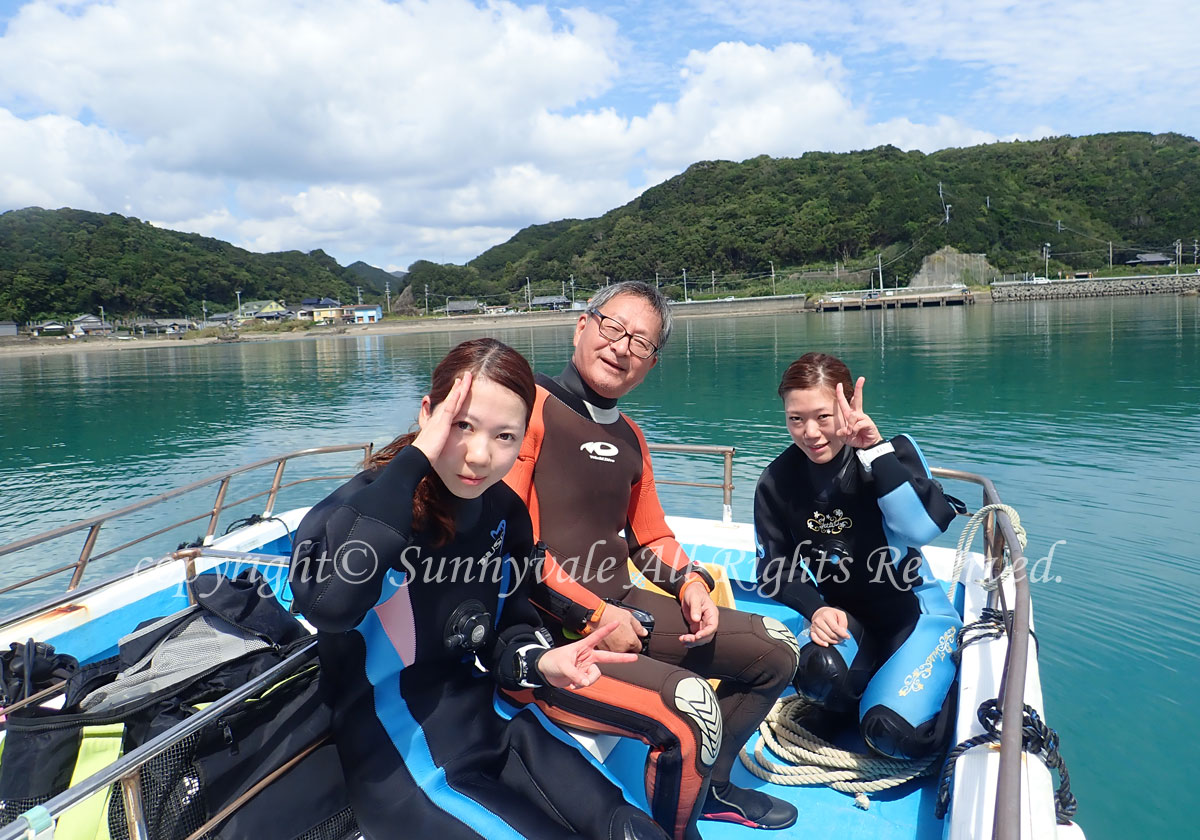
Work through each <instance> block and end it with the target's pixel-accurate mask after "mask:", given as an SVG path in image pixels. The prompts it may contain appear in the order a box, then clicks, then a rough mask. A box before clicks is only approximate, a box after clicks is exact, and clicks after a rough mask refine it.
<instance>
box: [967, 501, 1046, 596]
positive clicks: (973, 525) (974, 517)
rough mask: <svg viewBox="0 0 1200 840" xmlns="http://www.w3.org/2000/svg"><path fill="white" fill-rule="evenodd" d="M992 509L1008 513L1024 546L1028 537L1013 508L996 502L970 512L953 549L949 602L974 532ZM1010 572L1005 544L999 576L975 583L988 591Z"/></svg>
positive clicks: (1001, 581) (1010, 574)
mask: <svg viewBox="0 0 1200 840" xmlns="http://www.w3.org/2000/svg"><path fill="white" fill-rule="evenodd" d="M993 511H1000V512H1003V513H1006V514H1008V519H1009V521H1010V522H1012V526H1013V530H1014V531H1015V532H1016V534H1017V539H1018V540H1019V541H1020V543H1021V548H1024V547H1025V543H1026V542H1027V541H1028V537H1027V536H1026V535H1025V529H1024V528H1023V527H1021V517H1020V515H1019V514H1018V513H1017V511H1016V509H1015V508H1012V507H1009V506H1008V505H1005V504H1000V503H996V504H990V505H984V506H983V507H981V508H980V509H979V510H977V511H975V512H974V513H973V514H971V518H970V520H968V522H967V524H966V526H965V527H964V528H963V531H962V534H961V535H960V536H959V538H958V547H957V548H956V549H955V551H954V571H953V572H952V573H951V575H950V593H949V598H950V603H951V604H953V603H954V595H955V590H956V589H957V588H958V579H959V578H960V577H962V570H963V566H965V565H966V563H967V551H968V550H969V549H970V547H971V543H972V542H973V541H974V540H975V534H976V532H977V531H978V530H979V527H980V526H981V525H983V523H984V521H985V520H986V519H987V518H988V514H990V513H992V512H993ZM1012 573H1013V568H1012V560H1011V558H1010V556H1009V553H1008V548H1007V546H1006V547H1005V549H1004V571H1002V572H1001V573H1000V576H999V577H997V578H989V579H987V580H978V581H976V583H978V584H979V585H980V586H982V587H983V588H984V589H986V590H988V591H989V592H990V591H991V590H993V589H995V588H996V587H998V586H999V585H1000V584H1001V583H1003V582H1004V581H1005V580H1006V579H1008V578H1010V577H1012Z"/></svg>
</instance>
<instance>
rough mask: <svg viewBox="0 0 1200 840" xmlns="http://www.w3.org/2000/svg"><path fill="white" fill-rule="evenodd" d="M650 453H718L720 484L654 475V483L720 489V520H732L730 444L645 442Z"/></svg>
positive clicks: (732, 452)
mask: <svg viewBox="0 0 1200 840" xmlns="http://www.w3.org/2000/svg"><path fill="white" fill-rule="evenodd" d="M646 446H647V448H649V450H650V452H651V453H654V452H682V453H685V454H688V455H720V456H721V457H722V459H723V461H724V470H725V472H724V476H723V480H722V482H721V483H720V484H712V483H711V482H710V483H704V482H695V481H675V480H673V479H666V478H658V477H657V476H655V478H654V483H655V484H673V485H675V486H677V487H706V488H709V489H713V490H721V491H722V496H723V499H722V502H723V507H722V508H721V521H722V522H732V521H733V454H734V453H735V452H736V451H737V449H736V448H734V447H732V446H722V445H714V444H707V443H648V444H646Z"/></svg>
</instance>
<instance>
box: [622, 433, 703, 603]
mask: <svg viewBox="0 0 1200 840" xmlns="http://www.w3.org/2000/svg"><path fill="white" fill-rule="evenodd" d="M625 420H626V421H628V423H629V426H630V428H632V429H633V431H634V433H635V434H636V435H637V439H638V446H639V447H641V450H642V474H641V477H640V478H639V479H638V480H637V481H636V482H635V483H634V485H633V487H632V488H631V489H630V493H629V509H628V510H627V512H626V522H627V524H626V526H625V538H626V540H628V542H629V556H630V558H631V559H632V560H633V564H634V565H635V566H637V567H638V569H639V570H640V571H641V572H642V574H644V575H646V577H647V578H648V579H649V580H651V581H652V582H654V583H655V584H657V585H658V586H661V587H662V588H663V589H665V590H667V591H668V592H672V593H674V594H675V595H676V596H677V597H678V596H679V594H680V593H681V592H682V590H683V587H684V585H685V584H687V583H690V582H691V581H692V580H699V581H701V582H702V583H703V584H704V587H705V589H708V590H711V589H712V586H711V585H710V584H709V582H708V580H705V579H704V576H702V575H701V574H700V573H698V572H696V571H694V570H695V568H696V567H695V566H694V565H693V563H692V561H691V559H690V558H689V557H688V556H687V553H686V552H685V551H684V550H683V546H681V545H680V544H679V542H678V540H676V539H675V533H674V532H673V531H672V530H671V526H669V525H668V524H667V516H666V514H665V513H663V509H662V503H661V502H660V501H659V500H658V489H657V487H656V486H655V484H654V467H653V465H652V464H651V462H650V447H649V446H647V445H646V437H645V435H643V434H642V430H641V428H639V427H638V425H637V424H636V423H634V422H633V421H632V420H630V419H629V418H628V417H625Z"/></svg>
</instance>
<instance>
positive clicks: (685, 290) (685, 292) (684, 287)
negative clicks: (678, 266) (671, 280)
mask: <svg viewBox="0 0 1200 840" xmlns="http://www.w3.org/2000/svg"><path fill="white" fill-rule="evenodd" d="M683 302H684V303H687V302H688V299H687V269H686V268H685V269H684V270H683Z"/></svg>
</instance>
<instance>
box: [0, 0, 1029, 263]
mask: <svg viewBox="0 0 1200 840" xmlns="http://www.w3.org/2000/svg"><path fill="white" fill-rule="evenodd" d="M1031 2H1034V3H1037V4H1040V3H1041V2H1042V0H1031ZM703 5H704V7H705V8H706V9H708V10H709V12H711V13H712V14H729V15H740V16H741V18H742V25H741V26H740V29H739V31H741V32H745V31H748V30H750V29H753V28H754V26H756V25H757V24H756V21H758V22H759V23H761V24H763V25H764V26H765V25H766V24H767V23H768V22H769V20H770V19H771V16H773V15H774V16H778V21H779V23H778V25H777V27H776V29H775V30H774V40H775V41H782V43H773V44H772V45H771V46H761V45H755V44H748V43H744V42H743V41H741V40H736V39H734V40H726V41H723V42H719V43H715V44H714V43H713V42H712V41H711V40H710V41H708V42H707V44H704V45H702V46H700V47H696V48H693V49H691V50H690V51H687V52H686V53H684V52H680V53H678V54H677V56H676V57H669V56H667V54H666V53H664V54H662V55H661V56H656V57H655V59H654V61H655V62H656V66H658V67H673V68H674V70H675V72H676V73H677V81H676V84H675V85H674V86H672V87H669V88H658V89H659V93H658V94H657V95H655V96H653V97H651V98H650V101H649V102H646V101H645V95H646V90H647V89H646V88H645V87H640V86H639V85H641V80H639V79H631V78H629V77H628V75H627V74H628V73H630V72H634V70H633V69H631V68H634V69H636V68H641V67H644V66H646V65H645V60H644V57H643V55H642V54H644V53H646V52H647V49H646V48H647V47H648V46H650V45H648V44H639V43H631V42H629V41H628V40H627V38H628V34H627V32H628V30H629V28H628V27H626V26H625V24H624V22H619V21H618V20H616V19H614V17H612V16H609V15H602V14H598V13H596V12H593V11H588V10H586V9H579V8H573V9H569V10H555V9H550V8H547V7H544V6H537V5H530V6H527V7H523V6H518V5H516V4H514V3H509V2H503V0H493V2H482V3H473V2H468V0H397V2H384V0H242V1H241V2H233V0H172V2H170V3H162V2H157V1H154V0H108V2H104V3H100V2H54V0H33V2H30V3H28V4H26V5H25V6H23V7H22V8H21V9H20V10H19V12H18V13H17V14H16V15H14V16H13V17H12V18H11V19H10V20H9V21H8V25H7V28H6V29H5V30H4V31H3V34H2V35H0V208H7V207H20V206H25V205H27V204H41V205H43V206H62V205H70V206H76V207H82V208H85V209H95V210H105V211H109V210H113V211H118V212H122V213H127V214H130V215H137V216H139V217H142V218H151V219H154V220H155V222H156V224H160V225H162V226H165V227H172V228H177V229H184V230H194V231H197V232H200V233H204V234H207V235H213V236H218V237H221V238H224V239H228V240H230V241H233V242H235V243H236V244H239V245H242V246H244V247H249V248H253V249H256V250H277V249H291V248H299V249H302V250H310V249H313V248H318V247H319V248H323V249H324V250H326V251H328V252H329V253H331V254H333V255H335V256H336V257H337V258H338V259H339V260H341V261H342V262H350V261H353V260H354V259H360V258H362V259H367V260H369V261H373V262H376V263H383V264H404V263H406V262H407V261H409V260H411V259H416V258H428V259H433V260H436V261H438V262H445V261H463V260H466V259H469V258H471V257H473V256H475V255H476V254H478V253H479V252H480V251H482V250H484V249H485V248H486V247H488V246H490V245H492V244H495V243H496V242H499V241H503V239H505V238H506V237H507V236H509V235H511V234H512V233H513V232H515V231H516V230H517V229H519V228H521V227H524V226H525V225H528V224H534V223H538V222H545V221H551V220H554V219H559V218H564V217H580V216H592V215H597V214H599V213H602V212H604V211H606V210H608V209H610V208H612V207H615V206H618V205H620V204H622V203H624V202H626V201H628V200H629V199H631V198H632V197H634V196H635V195H636V194H637V193H638V192H640V191H641V189H643V188H644V187H646V186H649V185H651V184H653V183H657V182H658V181H660V180H662V179H663V178H665V177H669V176H670V175H673V174H675V173H676V172H678V171H680V170H681V169H683V168H684V167H686V166H687V165H689V164H690V163H692V162H694V161H696V160H699V159H710V158H728V159H742V158H747V157H752V156H755V155H760V154H771V155H777V156H795V155H800V154H802V153H804V152H805V151H809V150H812V149H822V150H833V151H844V150H849V149H857V148H869V147H872V146H876V145H879V144H882V143H889V142H890V143H894V144H896V145H898V146H901V147H903V148H914V147H915V148H921V149H924V150H926V151H931V150H933V149H936V148H940V147H942V146H946V145H965V144H968V143H976V142H982V141H986V140H990V139H994V138H993V135H992V134H990V133H986V132H982V131H978V130H976V129H974V128H972V127H971V126H969V125H967V124H966V123H964V122H963V121H962V120H961V119H958V118H956V117H955V116H954V115H953V114H949V113H948V114H932V115H930V116H928V117H922V118H920V119H916V118H914V117H899V118H895V119H892V118H887V119H880V118H878V117H873V116H872V114H871V112H870V111H869V110H868V109H867V107H866V106H865V103H866V102H868V101H869V100H868V99H867V98H865V97H864V96H863V95H862V94H861V93H860V92H857V91H856V88H855V83H856V81H857V80H856V79H854V78H853V77H852V76H851V74H850V72H849V71H848V70H847V67H846V66H845V64H844V63H843V60H842V58H841V57H840V56H839V55H837V54H835V53H833V52H831V51H829V50H828V49H825V50H819V49H814V48H813V47H812V46H810V45H809V44H806V43H803V41H805V40H808V34H806V33H805V32H802V31H799V30H800V29H802V28H804V27H805V26H807V25H808V24H810V23H811V24H812V27H811V29H812V31H813V32H829V31H833V30H844V31H854V29H855V27H858V26H861V25H862V19H863V16H864V14H865V11H864V9H866V8H867V7H868V6H869V7H870V9H873V10H886V11H887V13H888V14H890V15H891V17H890V18H889V20H891V21H892V26H893V29H894V30H895V31H894V32H893V33H892V34H890V35H889V37H891V38H892V39H893V40H896V41H897V42H900V41H903V42H904V43H910V42H911V43H913V44H914V45H915V44H918V43H920V44H922V45H923V47H924V48H927V49H933V48H932V47H928V46H927V45H928V44H929V43H932V42H933V41H934V40H936V35H929V36H923V35H921V33H920V30H919V27H918V26H917V21H918V20H919V15H917V14H916V10H917V7H916V6H914V5H913V4H906V3H903V2H883V0H879V1H878V2H876V3H873V4H858V5H857V6H852V5H850V4H845V3H842V4H829V3H823V2H817V1H816V0H808V1H807V2H796V3H792V2H788V3H783V2H782V0H778V1H777V2H776V1H775V0H742V1H741V2H734V1H733V0H723V1H722V2H720V3H718V2H717V0H704V2H703ZM951 5H952V4H948V5H947V6H946V7H945V8H944V9H942V14H943V15H944V17H945V18H946V19H947V20H946V21H944V22H943V23H944V25H943V26H942V28H941V29H940V30H939V31H940V32H941V33H942V34H943V35H946V34H947V33H951V32H953V31H954V30H953V28H952V27H953V25H958V26H961V27H971V26H974V24H973V23H972V21H971V20H970V19H969V17H968V16H967V15H965V13H961V12H955V11H953V9H952V8H951ZM982 5H983V7H984V11H985V16H986V15H988V14H990V15H992V17H995V15H997V14H999V12H998V11H997V10H998V9H999V6H997V5H996V0H983V2H982ZM620 6H621V4H616V5H611V4H610V6H608V7H606V8H610V9H612V10H613V14H614V15H617V14H625V13H626V12H625V10H623V9H621V8H620ZM642 8H643V7H642V6H641V5H640V4H639V5H638V7H637V9H636V10H635V11H637V12H640V11H641V10H642ZM722 10H724V11H722ZM672 14H676V15H678V14H680V12H679V11H678V10H675V9H674V7H673V11H672ZM1021 19H1022V20H1023V19H1024V17H1023V13H1022V17H1021ZM619 23H620V26H619ZM788 27H792V29H791V30H789V29H788ZM634 30H635V31H638V32H642V31H653V32H661V31H662V30H661V27H657V26H656V25H655V24H654V22H653V21H645V20H639V21H638V24H637V26H635V27H634ZM985 34H986V33H985ZM785 35H787V36H788V37H784V36H785ZM920 37H928V38H929V39H931V40H929V41H919V38H920ZM996 37H997V38H999V40H998V41H997V44H996V45H990V46H989V47H988V49H989V50H992V51H993V52H995V53H996V54H998V55H999V54H1002V53H1003V52H1004V49H1005V43H1006V42H1005V41H1004V40H1003V38H1000V36H996ZM989 44H990V42H989ZM939 49H940V50H942V52H946V51H947V50H948V48H947V47H945V46H944V45H942V46H941V47H939ZM963 60H967V59H963ZM627 88H628V89H634V88H636V89H637V90H638V96H639V97H641V99H639V100H638V102H639V104H637V105H631V104H630V102H629V100H628V99H626V98H624V97H623V95H622V92H623V91H624V90H625V89H627ZM4 108H7V110H3V109H4ZM1043 122H1044V120H1043Z"/></svg>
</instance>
